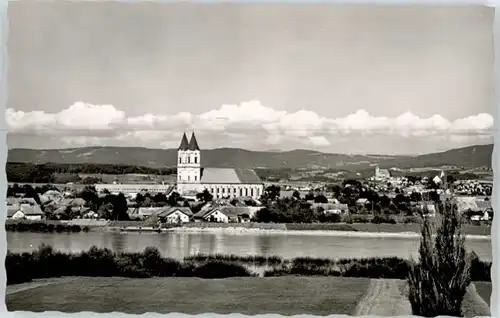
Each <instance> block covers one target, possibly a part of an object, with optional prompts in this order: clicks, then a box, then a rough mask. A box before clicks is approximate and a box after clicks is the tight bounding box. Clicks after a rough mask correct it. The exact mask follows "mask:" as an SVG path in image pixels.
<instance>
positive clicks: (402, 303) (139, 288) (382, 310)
mask: <svg viewBox="0 0 500 318" xmlns="http://www.w3.org/2000/svg"><path fill="white" fill-rule="evenodd" d="M407 292H408V290H407V285H406V282H405V281H404V280H395V279H365V278H339V277H297V276H286V277H276V278H227V279H211V280H207V279H200V278H148V279H130V278H118V277H62V278H53V279H40V280H37V281H35V282H30V283H26V284H19V285H11V286H7V291H6V298H5V302H6V305H7V309H8V310H9V311H19V310H23V311H34V312H41V311H48V310H51V311H54V310H55V311H62V312H79V311H94V312H112V311H118V312H125V313H132V314H141V313H145V312H158V313H169V312H182V313H188V314H196V313H204V312H213V313H221V314H224V313H233V312H239V313H243V314H252V315H253V314H266V313H280V314H283V315H297V314H312V315H329V314H346V315H378V316H396V315H397V316H400V315H410V311H411V309H410V304H409V302H408V300H407ZM490 295H491V283H483V282H475V283H474V286H471V287H469V288H468V291H467V294H466V296H465V299H464V303H463V310H464V313H465V316H466V317H475V316H489V315H490V313H489V309H488V305H489V302H490V301H489V298H490Z"/></svg>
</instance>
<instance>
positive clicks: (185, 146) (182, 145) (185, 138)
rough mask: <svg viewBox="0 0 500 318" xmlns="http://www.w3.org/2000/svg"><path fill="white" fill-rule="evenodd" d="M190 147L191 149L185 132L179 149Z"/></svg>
mask: <svg viewBox="0 0 500 318" xmlns="http://www.w3.org/2000/svg"><path fill="white" fill-rule="evenodd" d="M188 149H189V143H188V139H187V137H186V133H183V134H182V139H181V144H180V146H179V150H188Z"/></svg>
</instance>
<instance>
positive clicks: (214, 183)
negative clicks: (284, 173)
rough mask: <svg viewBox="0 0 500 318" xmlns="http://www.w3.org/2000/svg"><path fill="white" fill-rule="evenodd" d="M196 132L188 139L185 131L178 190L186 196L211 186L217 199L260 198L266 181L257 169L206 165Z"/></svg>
mask: <svg viewBox="0 0 500 318" xmlns="http://www.w3.org/2000/svg"><path fill="white" fill-rule="evenodd" d="M201 162H202V158H201V151H200V147H199V146H198V142H197V140H196V136H195V135H194V132H193V134H192V135H191V140H189V141H188V139H187V137H186V134H185V133H184V134H183V135H182V140H181V144H180V146H179V149H178V150H177V192H178V193H179V194H180V195H182V196H189V195H196V193H199V192H202V191H203V190H204V189H207V190H208V191H209V192H210V193H211V194H212V195H213V196H214V199H221V198H236V197H252V198H255V199H258V198H259V197H260V196H261V195H262V193H263V191H264V184H263V183H262V180H260V178H259V177H258V176H257V174H256V173H255V171H254V170H253V169H232V168H205V167H202V165H201Z"/></svg>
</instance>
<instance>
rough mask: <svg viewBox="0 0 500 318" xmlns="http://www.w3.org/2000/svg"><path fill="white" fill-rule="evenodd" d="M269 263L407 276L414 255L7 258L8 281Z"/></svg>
mask: <svg viewBox="0 0 500 318" xmlns="http://www.w3.org/2000/svg"><path fill="white" fill-rule="evenodd" d="M473 259H474V260H473V262H472V268H471V275H472V280H473V281H491V277H490V270H491V263H488V262H483V261H481V260H479V258H478V257H477V256H474V258H473ZM251 266H254V267H255V266H261V267H267V268H268V270H267V271H265V273H264V276H266V277H271V276H284V275H298V276H318V275H321V276H341V277H365V278H394V279H406V278H407V276H408V271H409V261H408V260H404V259H400V258H395V257H388V258H366V259H341V260H331V259H320V258H305V257H302V258H296V259H293V260H284V259H282V258H280V257H277V256H269V257H266V256H243V257H240V256H235V255H195V256H190V257H186V258H185V259H184V260H182V261H178V260H174V259H170V258H164V257H162V256H161V255H160V252H159V251H158V249H156V248H154V247H148V248H146V249H145V250H144V251H143V252H141V253H113V252H112V251H110V250H109V249H101V248H97V247H95V246H94V247H91V248H90V249H89V250H87V251H84V252H81V253H77V254H67V253H62V252H59V251H55V250H53V249H52V247H51V246H48V245H41V246H40V247H39V248H38V249H37V250H35V251H33V252H31V253H11V252H8V253H7V256H6V260H5V268H6V272H7V284H8V285H11V284H19V283H24V282H29V281H31V280H33V279H38V278H51V277H61V276H96V277H99V276H101V277H110V276H120V277H131V278H146V277H172V276H177V277H200V278H226V277H251V276H258V275H257V274H255V273H253V272H252V271H251V270H250V269H249V267H251Z"/></svg>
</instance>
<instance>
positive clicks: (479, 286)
mask: <svg viewBox="0 0 500 318" xmlns="http://www.w3.org/2000/svg"><path fill="white" fill-rule="evenodd" d="M474 285H476V291H477V293H478V294H479V296H481V298H482V299H483V300H484V301H485V302H486V303H487V304H488V305H490V301H491V283H489V282H475V283H474Z"/></svg>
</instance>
